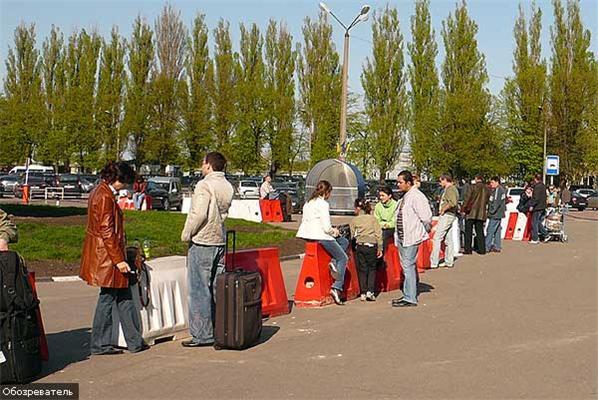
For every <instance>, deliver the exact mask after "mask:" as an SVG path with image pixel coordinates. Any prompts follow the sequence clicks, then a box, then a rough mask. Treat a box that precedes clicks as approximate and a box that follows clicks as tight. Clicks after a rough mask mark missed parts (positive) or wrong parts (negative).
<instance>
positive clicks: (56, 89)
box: [38, 26, 70, 167]
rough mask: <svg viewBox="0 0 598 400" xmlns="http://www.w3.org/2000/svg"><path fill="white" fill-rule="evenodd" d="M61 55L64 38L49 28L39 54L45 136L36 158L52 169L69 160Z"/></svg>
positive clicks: (63, 55) (63, 64) (54, 29)
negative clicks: (40, 59)
mask: <svg viewBox="0 0 598 400" xmlns="http://www.w3.org/2000/svg"><path fill="white" fill-rule="evenodd" d="M65 52H66V49H65V45H64V35H63V34H62V32H60V30H59V29H58V28H57V27H55V26H52V29H51V30H50V36H49V37H48V38H47V39H46V40H45V41H44V44H43V52H42V60H43V67H42V74H43V90H44V100H45V105H46V121H45V131H46V136H45V138H44V140H43V142H42V143H40V146H39V149H38V158H40V159H41V160H42V161H43V162H44V163H46V164H53V165H54V166H55V167H59V165H60V164H65V163H67V162H68V160H69V158H70V155H69V150H70V144H69V136H68V134H67V131H66V129H65V106H66V102H65V93H66V76H65Z"/></svg>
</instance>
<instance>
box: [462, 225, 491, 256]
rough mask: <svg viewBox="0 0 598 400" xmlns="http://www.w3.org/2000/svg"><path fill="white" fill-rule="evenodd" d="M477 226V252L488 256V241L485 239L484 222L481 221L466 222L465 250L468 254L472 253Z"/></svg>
mask: <svg viewBox="0 0 598 400" xmlns="http://www.w3.org/2000/svg"><path fill="white" fill-rule="evenodd" d="M474 226H475V251H477V252H478V254H486V240H485V239H484V221H483V220H481V219H468V220H465V244H464V245H463V248H464V249H465V252H466V253H471V241H472V236H473V228H474Z"/></svg>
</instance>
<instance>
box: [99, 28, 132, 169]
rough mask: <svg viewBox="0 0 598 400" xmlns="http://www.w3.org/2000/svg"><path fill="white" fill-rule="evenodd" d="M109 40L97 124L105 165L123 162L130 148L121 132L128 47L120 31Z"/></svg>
mask: <svg viewBox="0 0 598 400" xmlns="http://www.w3.org/2000/svg"><path fill="white" fill-rule="evenodd" d="M110 36H111V39H110V43H106V41H105V40H104V39H102V57H101V60H100V72H99V80H98V95H97V115H96V124H97V130H98V132H99V133H100V135H101V138H102V142H103V143H102V144H103V154H102V157H101V158H102V164H103V163H104V162H105V161H108V160H120V159H121V156H122V152H123V151H124V149H125V146H126V144H127V143H126V136H125V131H124V130H123V129H122V118H123V100H124V88H125V81H126V72H125V62H124V56H125V49H126V43H125V41H124V39H123V38H122V37H121V36H120V34H119V33H118V28H117V27H113V28H112V32H111V34H110Z"/></svg>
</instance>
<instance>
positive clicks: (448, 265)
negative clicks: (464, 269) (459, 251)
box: [440, 262, 455, 268]
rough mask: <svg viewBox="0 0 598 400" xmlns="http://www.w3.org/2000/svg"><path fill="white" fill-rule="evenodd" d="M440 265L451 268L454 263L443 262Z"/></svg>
mask: <svg viewBox="0 0 598 400" xmlns="http://www.w3.org/2000/svg"><path fill="white" fill-rule="evenodd" d="M440 266H441V267H443V268H453V267H454V266H455V265H454V264H447V263H445V262H443V263H440Z"/></svg>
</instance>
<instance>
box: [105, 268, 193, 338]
mask: <svg viewBox="0 0 598 400" xmlns="http://www.w3.org/2000/svg"><path fill="white" fill-rule="evenodd" d="M186 263H187V258H186V257H183V256H172V257H162V258H156V259H153V260H149V261H146V265H147V270H148V274H149V281H150V302H149V304H148V305H147V307H145V308H144V307H142V305H141V300H140V298H139V289H138V287H137V285H139V284H144V282H141V283H136V284H135V285H133V286H131V292H132V295H133V302H134V304H135V308H136V309H137V311H138V314H137V317H138V318H140V323H141V326H142V336H143V339H144V340H145V341H146V343H147V344H150V345H153V344H154V343H155V342H156V340H158V339H162V338H173V339H181V338H185V337H188V336H189V330H188V328H189V303H188V289H187V264H186ZM112 316H113V326H114V327H116V329H117V332H114V333H113V335H114V334H116V335H118V336H117V338H118V339H117V340H116V344H117V345H118V346H121V347H126V345H127V344H126V341H125V338H124V335H123V332H122V327H121V326H120V322H119V321H118V313H117V312H113V313H112Z"/></svg>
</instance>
